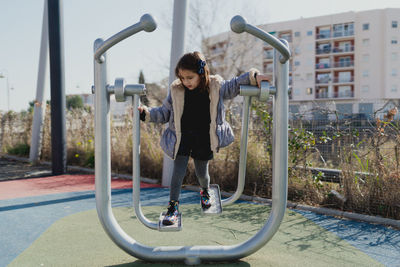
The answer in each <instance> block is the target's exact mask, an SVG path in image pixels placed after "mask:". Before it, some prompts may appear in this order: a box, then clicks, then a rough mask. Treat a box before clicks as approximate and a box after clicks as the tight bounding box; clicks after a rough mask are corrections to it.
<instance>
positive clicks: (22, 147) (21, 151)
mask: <svg viewBox="0 0 400 267" xmlns="http://www.w3.org/2000/svg"><path fill="white" fill-rule="evenodd" d="M29 150H30V146H29V145H28V144H24V143H19V144H17V145H15V146H14V147H9V148H8V149H7V153H8V154H11V155H17V156H29Z"/></svg>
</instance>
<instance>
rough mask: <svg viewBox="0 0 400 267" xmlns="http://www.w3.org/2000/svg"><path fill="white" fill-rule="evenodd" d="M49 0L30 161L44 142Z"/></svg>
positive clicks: (45, 17)
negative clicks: (44, 97) (44, 96)
mask: <svg viewBox="0 0 400 267" xmlns="http://www.w3.org/2000/svg"><path fill="white" fill-rule="evenodd" d="M47 14H48V11H47V1H44V8H43V22H42V39H41V42H40V54H39V70H38V77H37V83H36V99H35V103H34V107H33V108H34V109H33V122H32V134H31V149H30V151H29V161H30V162H32V163H36V162H37V161H38V160H39V157H40V150H41V144H42V126H43V118H44V110H45V107H46V104H45V103H44V102H43V95H44V90H45V77H46V65H47V53H48V38H49V37H48V18H47Z"/></svg>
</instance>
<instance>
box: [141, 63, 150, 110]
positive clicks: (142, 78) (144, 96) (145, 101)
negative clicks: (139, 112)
mask: <svg viewBox="0 0 400 267" xmlns="http://www.w3.org/2000/svg"><path fill="white" fill-rule="evenodd" d="M139 83H140V84H145V79H144V74H143V70H140V73H139ZM140 101H141V102H142V103H143V104H145V105H146V106H148V105H149V103H150V101H149V99H148V98H147V96H146V95H142V96H140Z"/></svg>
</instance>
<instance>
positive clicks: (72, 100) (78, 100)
mask: <svg viewBox="0 0 400 267" xmlns="http://www.w3.org/2000/svg"><path fill="white" fill-rule="evenodd" d="M75 108H83V101H82V97H80V96H79V95H69V96H67V109H69V110H71V109H75Z"/></svg>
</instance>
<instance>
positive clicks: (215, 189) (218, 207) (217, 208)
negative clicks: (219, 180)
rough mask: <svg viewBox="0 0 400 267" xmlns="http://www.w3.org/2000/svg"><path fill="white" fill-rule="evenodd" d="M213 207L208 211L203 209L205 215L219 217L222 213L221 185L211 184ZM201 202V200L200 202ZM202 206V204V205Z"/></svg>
mask: <svg viewBox="0 0 400 267" xmlns="http://www.w3.org/2000/svg"><path fill="white" fill-rule="evenodd" d="M209 194H210V202H211V207H209V208H208V209H203V208H202V209H201V210H202V213H203V214H206V215H219V214H221V213H222V204H221V193H220V191H219V185H217V184H211V185H210V189H209ZM200 201H201V200H200ZM200 205H201V203H200Z"/></svg>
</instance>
